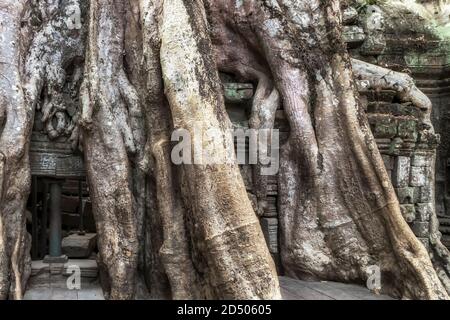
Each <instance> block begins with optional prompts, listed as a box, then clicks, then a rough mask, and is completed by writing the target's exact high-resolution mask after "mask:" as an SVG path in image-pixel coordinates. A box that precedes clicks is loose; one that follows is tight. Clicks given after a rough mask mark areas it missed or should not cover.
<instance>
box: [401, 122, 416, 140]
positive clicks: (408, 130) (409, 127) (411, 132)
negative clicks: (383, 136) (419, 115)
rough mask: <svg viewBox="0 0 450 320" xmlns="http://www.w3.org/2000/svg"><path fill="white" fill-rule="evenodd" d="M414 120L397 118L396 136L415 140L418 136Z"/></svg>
mask: <svg viewBox="0 0 450 320" xmlns="http://www.w3.org/2000/svg"><path fill="white" fill-rule="evenodd" d="M417 131H418V130H417V121H416V120H411V119H408V120H399V122H398V136H399V137H400V138H402V139H404V140H411V141H416V140H417V137H418V133H417Z"/></svg>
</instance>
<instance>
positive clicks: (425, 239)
mask: <svg viewBox="0 0 450 320" xmlns="http://www.w3.org/2000/svg"><path fill="white" fill-rule="evenodd" d="M418 239H419V240H420V242H422V243H423V245H424V246H425V249H427V251H430V240H429V239H428V238H418Z"/></svg>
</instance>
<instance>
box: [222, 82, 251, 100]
mask: <svg viewBox="0 0 450 320" xmlns="http://www.w3.org/2000/svg"><path fill="white" fill-rule="evenodd" d="M223 87H224V95H225V101H226V102H227V103H243V102H245V101H249V100H250V99H251V98H252V97H253V85H252V84H251V83H224V84H223Z"/></svg>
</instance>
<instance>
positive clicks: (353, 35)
mask: <svg viewBox="0 0 450 320" xmlns="http://www.w3.org/2000/svg"><path fill="white" fill-rule="evenodd" d="M343 36H344V41H345V42H347V43H349V44H355V43H362V42H363V41H364V40H365V39H366V35H365V33H364V30H363V29H362V28H360V27H358V26H344V33H343Z"/></svg>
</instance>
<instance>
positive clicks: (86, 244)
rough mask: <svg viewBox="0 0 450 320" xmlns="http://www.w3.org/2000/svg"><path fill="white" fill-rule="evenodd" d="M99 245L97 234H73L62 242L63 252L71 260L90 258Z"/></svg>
mask: <svg viewBox="0 0 450 320" xmlns="http://www.w3.org/2000/svg"><path fill="white" fill-rule="evenodd" d="M96 244H97V234H95V233H86V234H84V235H79V234H72V235H69V236H68V237H65V238H64V239H63V240H62V251H63V253H64V254H65V255H67V256H68V257H69V258H89V256H90V255H91V254H92V252H93V251H94V249H95V247H96Z"/></svg>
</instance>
